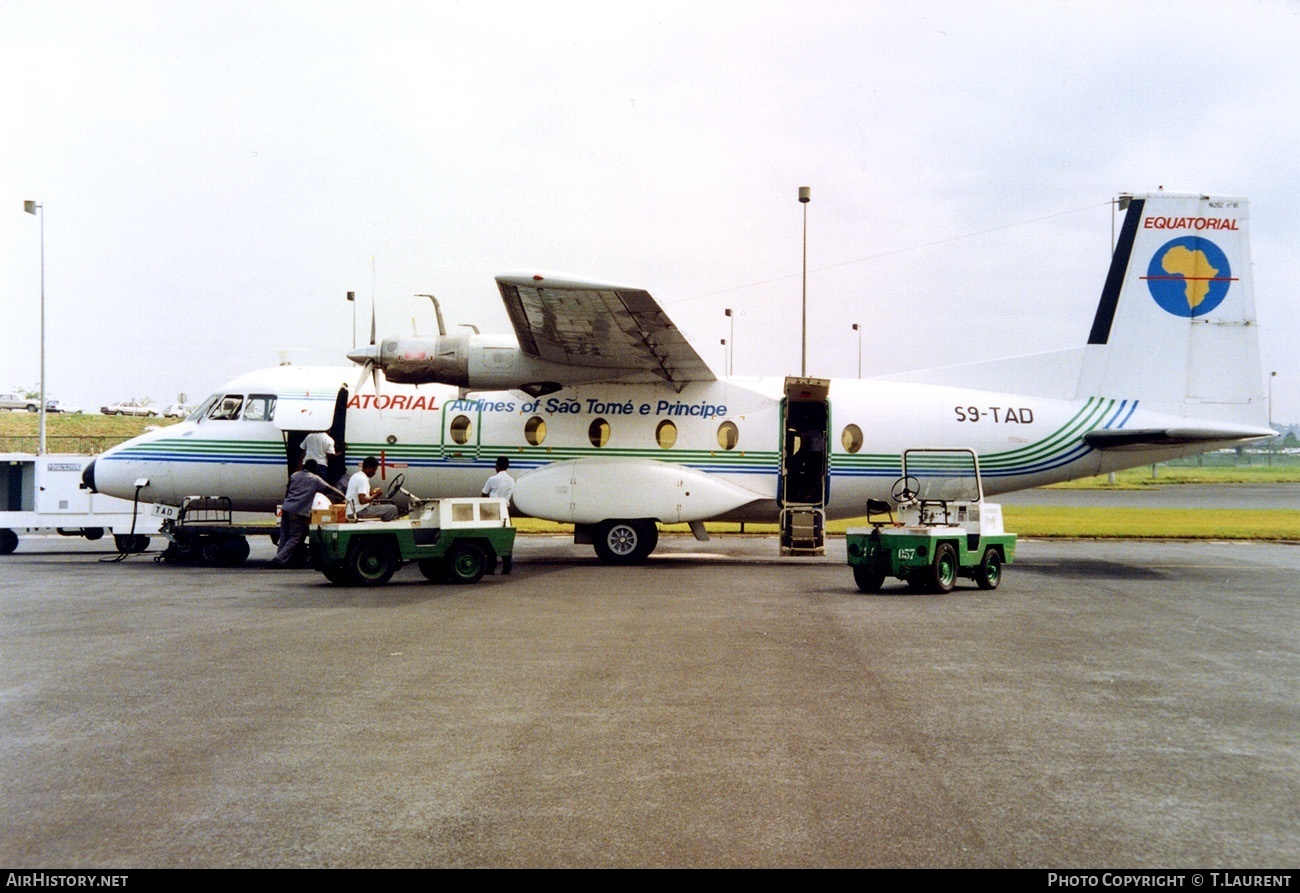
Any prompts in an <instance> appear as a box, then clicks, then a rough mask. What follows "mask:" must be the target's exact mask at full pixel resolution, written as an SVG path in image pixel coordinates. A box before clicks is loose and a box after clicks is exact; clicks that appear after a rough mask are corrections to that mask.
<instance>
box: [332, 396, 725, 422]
mask: <svg viewBox="0 0 1300 893" xmlns="http://www.w3.org/2000/svg"><path fill="white" fill-rule="evenodd" d="M348 409H376V410H385V409H392V410H401V411H405V412H414V411H416V410H425V411H430V412H432V411H437V410H439V409H443V410H445V411H447V412H508V413H514V412H519V413H523V414H533V413H549V414H552V415H579V414H582V413H587V414H589V415H623V416H631V415H642V416H648V415H655V416H689V417H692V418H700V419H714V418H719V419H720V418H723V417H725V416H726V414H727V407H726V406H725V405H720V404H716V403H709V402H707V401H700V402H698V403H686V402H683V401H681V400H658V401H656V402H654V403H637V402H634V401H632V400H623V401H617V400H612V401H611V400H601V399H599V398H596V397H586V398H583V399H581V400H580V399H578V398H577V397H549V398H547V399H545V400H525V401H523V402H521V403H518V404H516V402H515V401H513V400H485V399H481V398H472V399H464V400H452V401H451V402H450V403H447V404H446V405H445V406H442V407H439V406H438V395H436V394H427V395H426V394H357V395H356V396H354V397H352V399H350V400H349V401H348Z"/></svg>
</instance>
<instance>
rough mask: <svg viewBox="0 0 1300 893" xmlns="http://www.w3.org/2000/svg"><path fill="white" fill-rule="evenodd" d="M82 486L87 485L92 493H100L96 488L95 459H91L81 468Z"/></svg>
mask: <svg viewBox="0 0 1300 893" xmlns="http://www.w3.org/2000/svg"><path fill="white" fill-rule="evenodd" d="M81 486H83V487H85V488H86V489H87V490H89V491H90V492H91V493H98V492H99V491H98V490H96V489H95V460H94V459H91V460H90V461H89V462H87V463H86V467H85V468H83V469H81Z"/></svg>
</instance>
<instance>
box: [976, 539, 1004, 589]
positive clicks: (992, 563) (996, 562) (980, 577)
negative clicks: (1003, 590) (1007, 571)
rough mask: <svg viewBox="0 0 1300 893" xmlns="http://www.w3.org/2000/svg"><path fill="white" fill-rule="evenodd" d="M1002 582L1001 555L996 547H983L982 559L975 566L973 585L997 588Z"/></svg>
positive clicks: (981, 587) (982, 587)
mask: <svg viewBox="0 0 1300 893" xmlns="http://www.w3.org/2000/svg"><path fill="white" fill-rule="evenodd" d="M1001 582H1002V556H1001V555H999V554H998V550H997V549H992V548H990V549H985V550H984V560H983V561H981V562H980V564H979V567H977V568H975V585H976V586H978V587H979V588H980V589H997V588H998V584H999V583H1001Z"/></svg>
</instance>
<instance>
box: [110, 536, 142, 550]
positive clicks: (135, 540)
mask: <svg viewBox="0 0 1300 893" xmlns="http://www.w3.org/2000/svg"><path fill="white" fill-rule="evenodd" d="M113 545H114V546H116V547H117V551H119V552H127V553H131V552H143V551H144V550H145V549H148V548H149V537H147V536H145V535H144V534H141V533H137V534H136V535H135V536H131V535H130V534H126V533H115V534H113Z"/></svg>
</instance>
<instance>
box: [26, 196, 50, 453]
mask: <svg viewBox="0 0 1300 893" xmlns="http://www.w3.org/2000/svg"><path fill="white" fill-rule="evenodd" d="M23 210H24V211H26V212H27V213H28V214H36V212H37V211H40V212H41V213H40V214H36V216H37V217H38V218H39V219H40V221H41V422H40V426H41V436H40V440H39V445H38V446H37V448H36V452H37V455H44V454H45V205H44V204H42V203H40V202H31V201H25V202H23Z"/></svg>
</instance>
